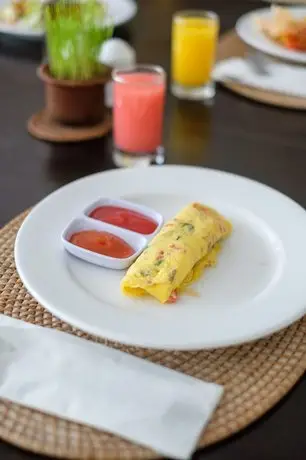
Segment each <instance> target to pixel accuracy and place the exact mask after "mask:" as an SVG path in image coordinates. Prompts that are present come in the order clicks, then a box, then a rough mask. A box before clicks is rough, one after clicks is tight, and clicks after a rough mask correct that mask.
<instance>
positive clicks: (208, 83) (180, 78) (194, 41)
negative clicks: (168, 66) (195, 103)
mask: <svg viewBox="0 0 306 460" xmlns="http://www.w3.org/2000/svg"><path fill="white" fill-rule="evenodd" d="M218 35H219V17H218V16H217V14H216V13H213V12H212V11H202V10H186V11H179V12H177V13H176V14H175V15H174V16H173V21H172V53H171V54H172V85H171V90H172V93H173V94H174V95H175V96H177V97H178V98H181V99H195V100H209V99H212V98H213V97H214V95H215V85H214V82H213V81H212V70H213V67H214V64H215V55H216V47H217V41H218Z"/></svg>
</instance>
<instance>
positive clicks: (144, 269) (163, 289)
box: [121, 203, 232, 303]
mask: <svg viewBox="0 0 306 460" xmlns="http://www.w3.org/2000/svg"><path fill="white" fill-rule="evenodd" d="M231 230H232V226H231V224H230V222H228V221H227V220H226V219H225V218H224V217H223V216H221V215H220V214H219V213H218V212H217V211H215V210H214V209H211V208H209V207H207V206H203V205H202V204H200V203H192V204H190V205H188V206H187V207H186V208H184V209H183V210H182V211H180V212H179V213H178V214H177V215H176V216H175V218H174V219H173V220H170V221H169V222H168V223H167V224H165V225H164V226H163V228H162V229H161V231H160V232H159V233H158V234H157V235H156V236H155V237H154V238H153V240H152V241H151V242H150V243H149V245H148V247H147V249H146V250H145V251H144V252H143V253H142V254H141V256H140V257H139V258H138V259H137V260H136V261H135V262H134V264H133V265H131V267H130V268H129V269H128V271H127V273H126V275H125V276H124V278H123V280H122V282H121V289H122V291H123V293H124V294H126V295H130V296H142V295H146V294H149V295H151V296H153V297H155V298H156V299H157V300H158V301H159V302H161V303H174V302H175V301H176V300H177V299H178V296H179V294H180V292H182V291H183V290H184V289H186V287H187V286H188V285H190V284H191V283H193V282H194V281H196V280H197V279H198V278H199V277H200V276H201V274H202V272H203V270H204V269H205V268H207V267H210V266H213V265H215V264H216V260H217V253H218V251H219V249H220V244H219V243H220V242H221V241H222V240H223V239H224V238H226V237H227V236H229V234H230V233H231Z"/></svg>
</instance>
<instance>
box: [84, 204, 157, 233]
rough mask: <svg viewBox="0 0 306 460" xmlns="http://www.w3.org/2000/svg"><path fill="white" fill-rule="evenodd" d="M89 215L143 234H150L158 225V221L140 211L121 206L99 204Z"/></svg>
mask: <svg viewBox="0 0 306 460" xmlns="http://www.w3.org/2000/svg"><path fill="white" fill-rule="evenodd" d="M89 217H91V218H92V219H96V220H101V221H102V222H106V223H107V224H111V225H116V226H117V227H121V228H125V229H127V230H131V231H132V232H136V233H141V234H143V235H150V234H151V233H153V232H154V231H155V230H156V229H157V227H158V224H157V222H155V221H154V220H152V219H150V218H149V217H147V216H144V215H143V214H141V213H140V212H137V211H133V210H132V209H126V208H121V207H119V206H99V207H97V208H95V209H94V210H93V211H91V213H90V214H89Z"/></svg>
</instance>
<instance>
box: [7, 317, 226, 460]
mask: <svg viewBox="0 0 306 460" xmlns="http://www.w3.org/2000/svg"><path fill="white" fill-rule="evenodd" d="M221 395H222V387H220V386H219V385H215V384H212V383H205V382H202V381H200V380H198V379H195V378H192V377H189V376H187V375H184V374H181V373H178V372H175V371H172V370H170V369H167V368H165V367H162V366H158V365H156V364H152V363H150V362H149V361H145V360H142V359H139V358H136V357H134V356H131V355H129V354H127V353H123V352H121V351H118V350H114V349H112V348H108V347H106V346H104V345H101V344H98V343H93V342H89V341H86V340H84V339H80V338H78V337H75V336H72V335H70V334H65V333H62V332H59V331H56V330H51V329H46V328H41V327H37V326H32V325H29V324H27V323H24V322H23V321H18V320H15V319H12V318H9V317H6V316H4V315H0V397H3V398H6V399H9V400H11V401H14V402H17V403H20V404H23V405H25V406H29V407H31V408H35V409H39V410H42V411H45V412H47V413H50V414H54V415H58V416H60V417H63V418H66V419H69V420H74V421H77V422H80V423H84V424H88V425H91V426H93V427H96V428H98V429H101V430H104V431H108V432H111V433H114V434H117V435H119V436H122V437H123V438H126V439H128V440H131V441H133V442H136V443H139V444H142V445H144V446H147V447H150V448H152V449H154V450H156V451H157V452H159V453H160V454H162V455H166V456H170V457H173V458H178V459H188V458H189V457H190V456H191V454H192V452H193V450H194V449H195V447H196V443H197V440H198V438H199V436H200V434H201V432H202V430H203V428H204V427H205V426H206V424H207V423H208V421H209V419H210V417H211V415H212V412H213V411H214V409H215V407H216V405H217V404H218V402H219V400H220V398H221Z"/></svg>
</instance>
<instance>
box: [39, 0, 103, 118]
mask: <svg viewBox="0 0 306 460" xmlns="http://www.w3.org/2000/svg"><path fill="white" fill-rule="evenodd" d="M44 24H45V31H46V44H47V56H48V64H42V65H41V66H40V67H39V69H38V75H39V77H40V78H41V80H42V81H43V82H44V84H45V97H46V112H47V115H48V117H50V119H51V120H53V121H56V122H58V123H61V124H66V125H83V126H85V125H86V126H87V125H88V126H92V125H94V124H96V123H100V122H101V121H103V119H104V117H105V106H104V86H105V83H106V82H107V81H108V80H109V79H110V69H109V68H107V67H106V66H104V65H102V64H101V63H99V60H98V59H99V53H100V50H101V47H102V45H103V43H104V42H105V41H106V40H107V39H108V38H110V37H111V35H112V27H111V25H110V23H109V19H108V18H107V15H106V11H105V8H104V6H103V4H102V3H101V2H98V1H97V0H81V1H80V2H77V3H75V2H73V3H72V2H68V1H66V0H59V1H57V2H56V3H48V4H46V6H45V7H44Z"/></svg>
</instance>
